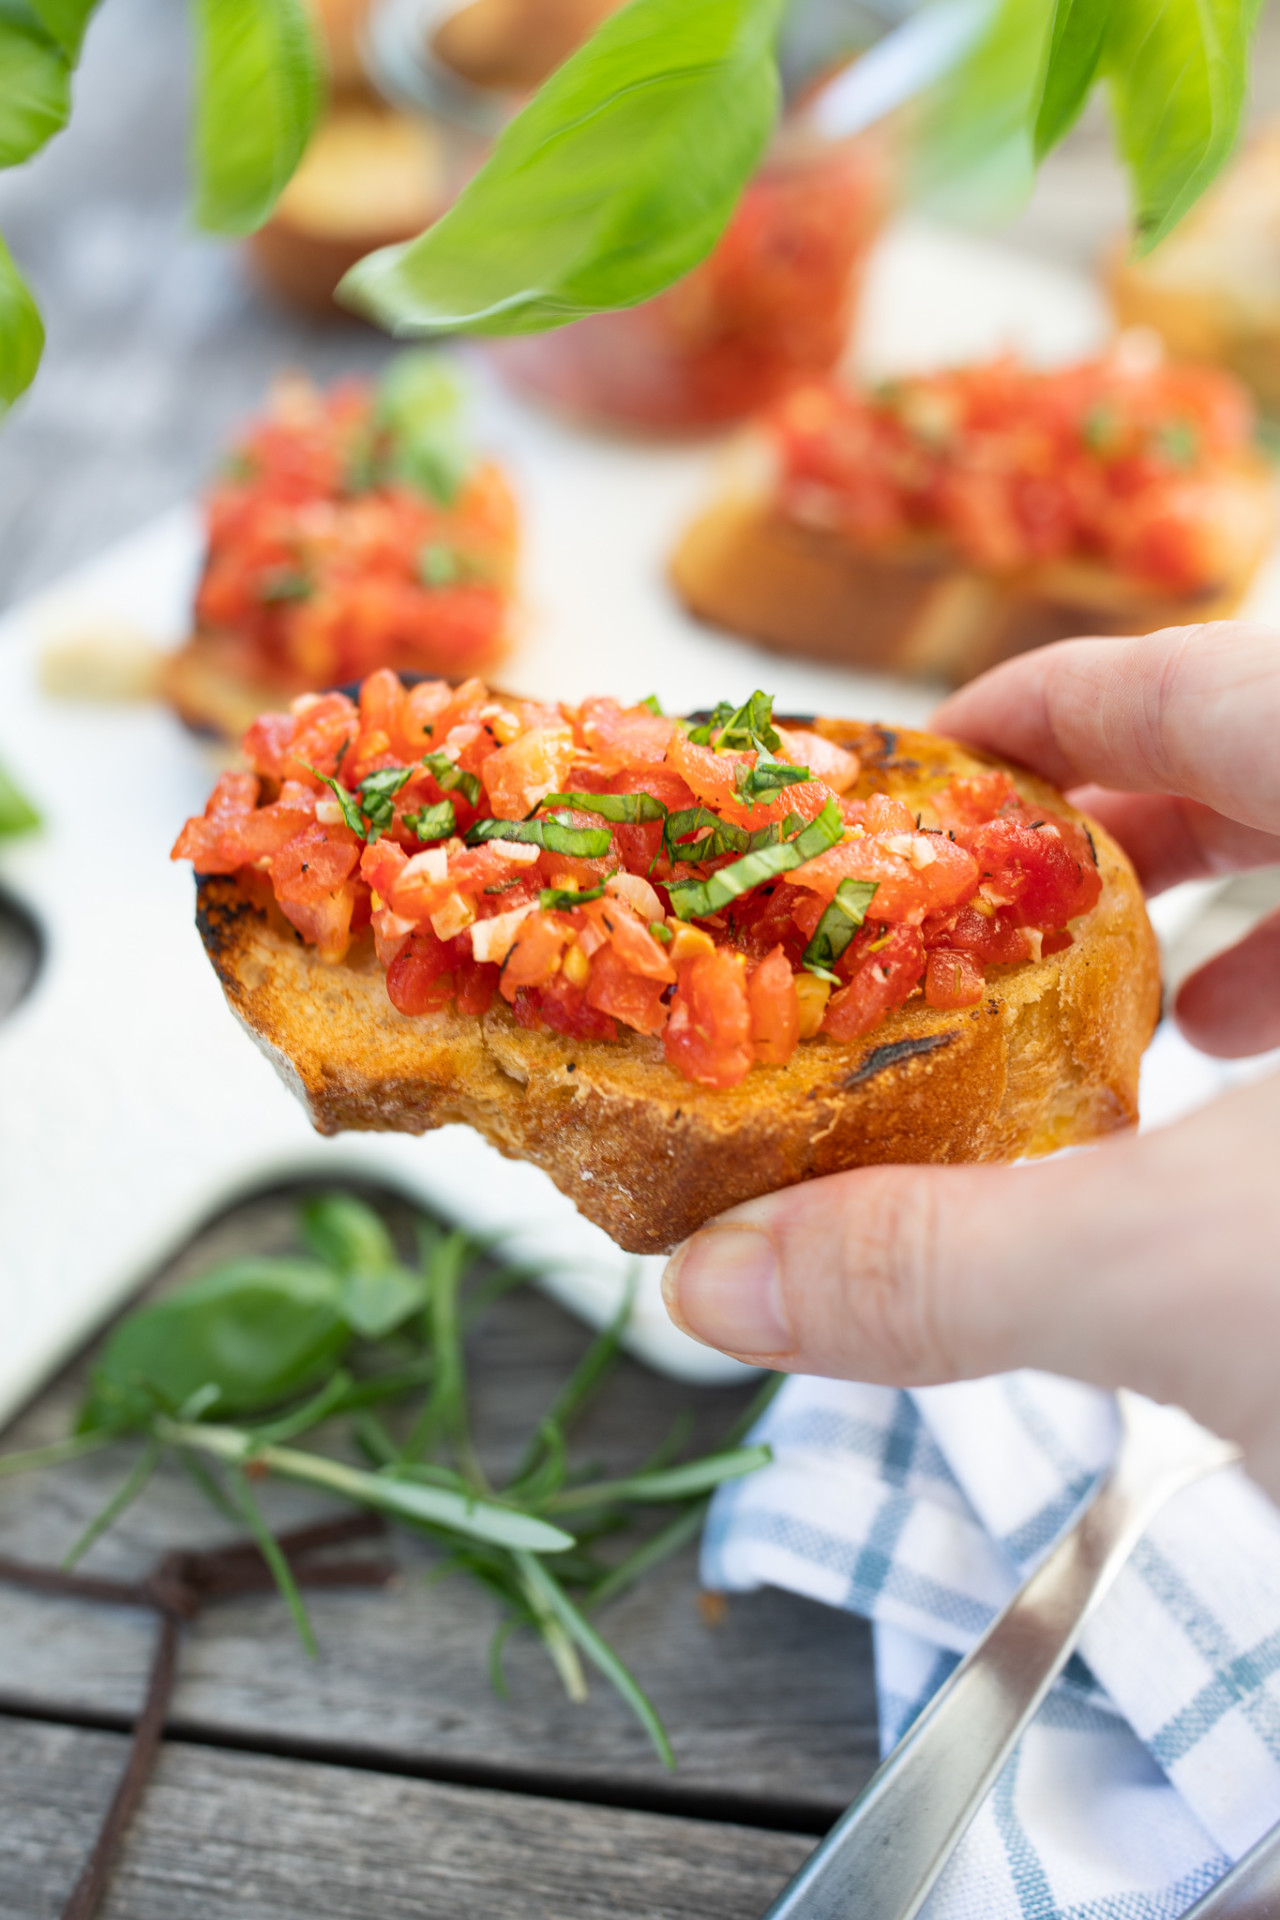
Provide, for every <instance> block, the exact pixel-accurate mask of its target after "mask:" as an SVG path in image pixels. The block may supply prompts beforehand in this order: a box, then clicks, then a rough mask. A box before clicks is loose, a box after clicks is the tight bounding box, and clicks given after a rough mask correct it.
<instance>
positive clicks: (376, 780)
mask: <svg viewBox="0 0 1280 1920" xmlns="http://www.w3.org/2000/svg"><path fill="white" fill-rule="evenodd" d="M412 774H413V768H412V767H381V768H379V770H378V772H377V773H367V774H366V775H365V777H364V779H363V780H362V781H361V782H360V785H359V788H358V789H357V791H358V793H359V797H360V811H361V813H362V814H363V815H364V817H365V819H366V820H367V821H368V822H369V839H370V841H371V842H372V841H376V840H377V838H378V836H379V834H382V833H385V832H386V830H387V828H388V827H389V826H390V825H391V822H392V820H393V819H394V818H395V811H396V809H395V797H396V795H397V794H398V793H399V791H400V789H401V787H402V786H403V785H404V784H405V782H406V780H408V779H410V778H411V777H412Z"/></svg>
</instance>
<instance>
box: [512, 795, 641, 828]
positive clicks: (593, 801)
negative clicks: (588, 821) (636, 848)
mask: <svg viewBox="0 0 1280 1920" xmlns="http://www.w3.org/2000/svg"><path fill="white" fill-rule="evenodd" d="M542 804H543V806H544V807H576V808H577V810H578V812H579V813H598V814H599V815H600V817H601V819H602V820H613V821H616V822H617V824H618V825H619V826H626V827H638V826H642V825H643V824H644V823H645V822H646V821H648V820H665V819H666V817H667V810H666V808H665V807H664V806H663V804H662V802H661V800H655V799H654V797H653V795H652V794H651V793H549V794H548V795H547V797H546V799H545V800H544V801H543V803H542Z"/></svg>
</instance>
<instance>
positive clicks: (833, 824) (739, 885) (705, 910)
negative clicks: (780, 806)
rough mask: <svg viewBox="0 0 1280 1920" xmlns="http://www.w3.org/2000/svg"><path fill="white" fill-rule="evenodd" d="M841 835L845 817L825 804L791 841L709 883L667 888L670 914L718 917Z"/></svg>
mask: <svg viewBox="0 0 1280 1920" xmlns="http://www.w3.org/2000/svg"><path fill="white" fill-rule="evenodd" d="M843 834H844V816H843V815H842V814H841V812H840V808H839V806H838V805H837V803H836V802H835V801H834V800H828V802H827V804H826V806H825V807H824V808H823V809H822V812H821V813H820V814H819V815H818V816H817V818H816V819H815V820H811V821H810V822H809V825H808V826H807V827H805V829H804V830H803V832H801V833H798V834H797V835H796V836H795V838H794V839H793V840H783V841H780V842H779V843H778V845H777V846H771V847H762V848H760V849H759V850H758V851H753V852H751V853H747V854H744V855H743V857H742V859H741V860H735V861H734V862H733V864H732V866H728V867H721V868H720V870H719V872H718V873H713V874H712V875H711V877H710V879H709V880H680V881H677V882H676V883H675V885H674V886H671V887H668V889H667V895H668V898H669V899H670V901H671V911H672V912H673V913H674V914H675V915H676V916H677V918H678V919H681V920H701V919H705V918H706V916H707V915H708V914H711V913H719V911H720V909H721V908H722V907H727V906H728V905H729V904H730V903H731V902H732V901H734V900H736V899H737V898H738V897H739V895H741V894H744V893H749V892H750V891H751V889H752V887H758V886H762V885H763V884H764V883H765V882H766V881H768V880H776V879H778V877H779V876H780V875H781V874H784V873H789V872H790V871H791V870H792V868H794V867H800V866H803V865H804V863H805V861H806V860H813V859H815V858H816V856H817V855H818V854H820V853H825V852H826V850H827V848H828V847H834V846H836V845H837V844H838V842H839V841H840V839H841V838H842V836H843Z"/></svg>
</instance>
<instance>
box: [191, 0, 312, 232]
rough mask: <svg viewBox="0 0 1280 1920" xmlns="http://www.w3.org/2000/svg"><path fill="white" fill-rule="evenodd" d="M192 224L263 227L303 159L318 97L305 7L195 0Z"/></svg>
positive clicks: (300, 0) (287, 0)
mask: <svg viewBox="0 0 1280 1920" xmlns="http://www.w3.org/2000/svg"><path fill="white" fill-rule="evenodd" d="M195 25H196V73H197V76H198V85H197V98H196V123H195V138H194V152H193V163H194V168H195V175H196V220H197V221H198V223H199V225H200V226H202V227H204V228H206V229H207V231H209V232H210V233H251V232H252V231H253V229H254V228H255V227H260V226H261V225H262V223H263V221H264V220H265V219H266V218H267V215H268V214H269V213H270V212H271V209H272V207H273V206H274V205H275V203H276V200H277V198H278V197H279V194H280V192H281V190H282V188H283V187H284V186H285V184H286V183H287V181H288V180H289V178H290V176H291V174H292V173H293V170H294V168H295V167H296V166H297V164H298V162H299V160H300V159H301V158H302V154H303V150H304V148H305V147H306V144H307V141H308V140H309V139H310V137H311V132H312V128H313V127H314V126H315V122H316V118H317V115H318V113H319V110H320V105H321V100H322V96H323V85H322V72H321V64H320V56H319V52H318V49H317V46H316V40H315V34H314V31H313V29H312V26H311V22H310V17H309V14H308V10H307V6H306V4H305V0H196V6H195Z"/></svg>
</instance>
